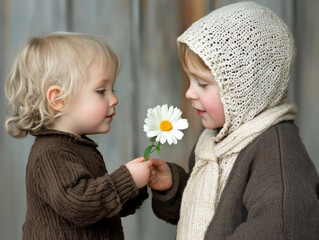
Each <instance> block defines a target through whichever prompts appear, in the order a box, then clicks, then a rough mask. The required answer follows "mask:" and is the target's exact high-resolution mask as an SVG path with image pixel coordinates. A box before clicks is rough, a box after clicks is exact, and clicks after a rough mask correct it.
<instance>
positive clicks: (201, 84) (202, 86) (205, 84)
mask: <svg viewBox="0 0 319 240" xmlns="http://www.w3.org/2000/svg"><path fill="white" fill-rule="evenodd" d="M198 86H200V87H201V88H204V87H206V86H207V83H200V82H198Z"/></svg>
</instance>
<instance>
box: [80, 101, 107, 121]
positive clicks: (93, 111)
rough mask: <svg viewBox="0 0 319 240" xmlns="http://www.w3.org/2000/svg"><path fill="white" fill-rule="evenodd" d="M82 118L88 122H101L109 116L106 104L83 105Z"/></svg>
mask: <svg viewBox="0 0 319 240" xmlns="http://www.w3.org/2000/svg"><path fill="white" fill-rule="evenodd" d="M81 112H82V114H81V115H82V117H83V118H84V119H85V120H87V121H90V122H92V121H100V120H101V119H104V118H105V117H106V115H107V109H106V108H105V105H104V104H98V103H96V104H84V105H82V111H81Z"/></svg>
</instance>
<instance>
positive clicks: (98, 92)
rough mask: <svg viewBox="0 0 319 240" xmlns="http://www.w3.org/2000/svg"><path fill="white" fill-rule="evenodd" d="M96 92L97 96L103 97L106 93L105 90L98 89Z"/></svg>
mask: <svg viewBox="0 0 319 240" xmlns="http://www.w3.org/2000/svg"><path fill="white" fill-rule="evenodd" d="M96 92H97V94H100V95H104V93H105V92H106V90H105V89H99V90H97V91H96Z"/></svg>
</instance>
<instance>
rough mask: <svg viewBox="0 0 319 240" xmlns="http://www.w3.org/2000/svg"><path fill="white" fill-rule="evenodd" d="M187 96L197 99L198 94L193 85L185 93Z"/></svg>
mask: <svg viewBox="0 0 319 240" xmlns="http://www.w3.org/2000/svg"><path fill="white" fill-rule="evenodd" d="M185 97H186V98H187V99H190V100H191V99H195V98H196V94H195V92H194V91H193V89H192V88H191V87H189V88H188V89H187V91H186V93H185Z"/></svg>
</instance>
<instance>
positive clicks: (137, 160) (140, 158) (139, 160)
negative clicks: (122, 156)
mask: <svg viewBox="0 0 319 240" xmlns="http://www.w3.org/2000/svg"><path fill="white" fill-rule="evenodd" d="M143 161H144V157H138V158H135V159H133V160H132V161H130V162H131V163H138V162H143Z"/></svg>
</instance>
